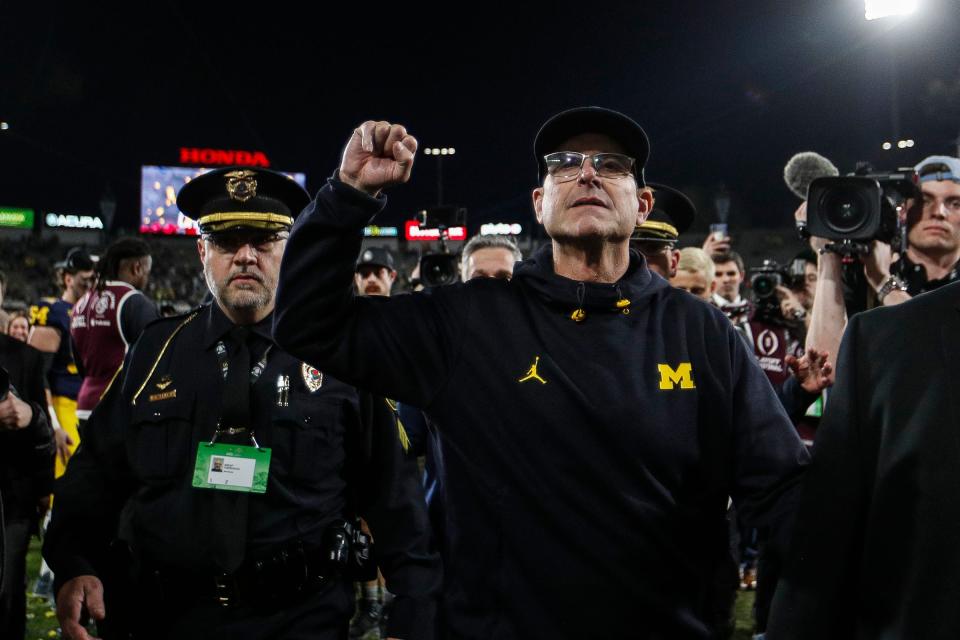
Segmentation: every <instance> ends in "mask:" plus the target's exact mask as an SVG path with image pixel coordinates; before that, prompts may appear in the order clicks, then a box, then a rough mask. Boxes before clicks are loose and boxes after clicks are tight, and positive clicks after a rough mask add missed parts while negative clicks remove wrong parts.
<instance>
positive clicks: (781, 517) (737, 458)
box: [728, 328, 810, 551]
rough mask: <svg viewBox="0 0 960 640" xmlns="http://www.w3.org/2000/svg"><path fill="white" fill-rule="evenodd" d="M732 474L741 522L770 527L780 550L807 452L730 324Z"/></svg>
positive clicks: (770, 388) (797, 492)
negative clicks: (731, 357) (732, 385)
mask: <svg viewBox="0 0 960 640" xmlns="http://www.w3.org/2000/svg"><path fill="white" fill-rule="evenodd" d="M728 342H729V344H730V349H731V351H732V356H733V369H732V371H733V377H734V378H733V384H734V388H733V416H732V418H733V428H734V465H733V468H734V477H733V479H732V490H731V497H732V498H733V501H734V504H735V505H736V507H737V513H738V515H739V516H740V517H742V518H743V521H744V523H745V524H746V525H747V526H752V527H756V528H758V529H768V530H769V531H770V544H772V545H774V549H776V550H777V551H782V550H783V549H784V548H785V547H786V544H787V541H788V538H789V529H790V526H791V524H792V520H793V515H794V511H795V509H796V505H797V501H798V499H799V490H800V480H801V478H802V475H803V471H804V470H805V468H806V466H807V464H808V463H809V460H810V456H809V454H808V453H807V449H806V447H805V446H804V444H803V442H802V441H801V440H800V436H799V435H797V432H796V429H794V427H793V424H792V423H791V422H790V419H789V418H788V417H787V414H786V412H785V411H784V408H783V405H782V404H781V403H780V401H779V399H778V398H777V395H776V393H775V392H774V390H773V387H772V386H771V384H770V381H769V380H768V379H767V376H766V375H765V374H764V373H763V371H762V370H761V369H760V366H759V365H758V364H757V362H756V359H755V358H754V356H753V354H751V353H750V352H749V351H748V350H747V347H746V345H745V344H744V343H743V340H741V339H740V338H739V337H738V336H737V335H736V333H735V331H734V330H733V329H732V328H731V330H730V333H729V336H728Z"/></svg>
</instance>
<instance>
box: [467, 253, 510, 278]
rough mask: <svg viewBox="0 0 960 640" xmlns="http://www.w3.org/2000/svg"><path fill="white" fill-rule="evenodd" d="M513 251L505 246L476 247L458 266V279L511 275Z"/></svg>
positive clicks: (508, 276)
mask: <svg viewBox="0 0 960 640" xmlns="http://www.w3.org/2000/svg"><path fill="white" fill-rule="evenodd" d="M513 263H514V257H513V251H510V249H507V248H506V247H484V248H483V249H477V250H476V251H474V252H473V253H471V254H470V256H469V257H468V258H467V259H466V260H465V261H464V263H463V265H462V266H461V268H460V279H461V280H463V281H464V282H466V281H468V280H473V279H474V278H500V279H502V280H509V279H510V278H512V277H513Z"/></svg>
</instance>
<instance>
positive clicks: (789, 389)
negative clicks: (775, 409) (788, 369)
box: [776, 376, 819, 424]
mask: <svg viewBox="0 0 960 640" xmlns="http://www.w3.org/2000/svg"><path fill="white" fill-rule="evenodd" d="M776 391H777V397H778V398H779V399H780V404H782V405H783V408H784V410H785V411H786V412H787V415H788V416H790V420H791V421H793V422H794V424H796V422H797V420H799V419H800V418H802V417H803V416H804V414H805V413H806V412H807V409H809V408H810V405H812V404H813V403H814V402H816V401H817V398H818V397H819V394H816V393H810V392H809V391H807V390H806V389H804V388H803V387H802V386H801V385H800V381H799V380H797V378H796V376H790V377H789V378H787V379H786V380H784V381H783V384H781V385H780V386H778V387H777V388H776Z"/></svg>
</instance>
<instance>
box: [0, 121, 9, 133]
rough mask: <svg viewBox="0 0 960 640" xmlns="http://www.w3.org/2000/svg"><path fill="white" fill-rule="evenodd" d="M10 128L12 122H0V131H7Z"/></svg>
mask: <svg viewBox="0 0 960 640" xmlns="http://www.w3.org/2000/svg"><path fill="white" fill-rule="evenodd" d="M9 128H10V124H9V123H7V122H0V131H6V130H7V129H9Z"/></svg>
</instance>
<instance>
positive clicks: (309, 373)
mask: <svg viewBox="0 0 960 640" xmlns="http://www.w3.org/2000/svg"><path fill="white" fill-rule="evenodd" d="M300 375H301V376H303V384H304V385H306V387H307V389H308V390H309V391H310V393H316V392H317V391H319V390H320V387H322V386H323V372H322V371H320V370H319V369H317V368H316V367H311V366H310V365H309V364H307V363H306V362H302V363H300Z"/></svg>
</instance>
